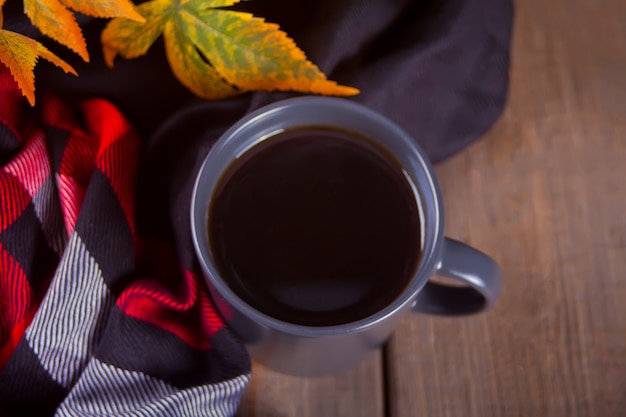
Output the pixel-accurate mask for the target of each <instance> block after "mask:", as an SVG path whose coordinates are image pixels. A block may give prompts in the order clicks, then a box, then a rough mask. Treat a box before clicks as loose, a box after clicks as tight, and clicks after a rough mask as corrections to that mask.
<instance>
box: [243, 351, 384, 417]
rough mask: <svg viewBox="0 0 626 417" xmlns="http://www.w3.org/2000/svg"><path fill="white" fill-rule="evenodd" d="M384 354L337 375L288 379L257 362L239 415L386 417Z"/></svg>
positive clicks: (289, 377) (259, 416) (265, 416)
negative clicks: (384, 416)
mask: <svg viewBox="0 0 626 417" xmlns="http://www.w3.org/2000/svg"><path fill="white" fill-rule="evenodd" d="M381 364H382V359H381V354H380V352H378V353H375V354H373V355H372V356H371V357H370V358H368V359H367V360H366V361H365V362H364V363H362V364H361V365H359V366H358V367H357V368H355V369H352V370H350V371H348V372H345V373H343V374H340V375H337V376H330V377H321V378H299V377H292V376H286V375H282V374H279V373H276V372H274V371H272V370H270V369H267V368H265V367H263V366H261V365H259V364H256V363H254V364H253V368H252V380H251V381H250V384H249V385H248V387H247V391H246V392H245V395H244V400H243V402H242V404H241V407H240V410H239V412H238V416H240V417H243V416H246V417H247V416H254V417H288V416H298V417H319V416H359V417H381V416H383V415H384V403H383V376H382V366H381Z"/></svg>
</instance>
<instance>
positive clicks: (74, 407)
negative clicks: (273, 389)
mask: <svg viewBox="0 0 626 417" xmlns="http://www.w3.org/2000/svg"><path fill="white" fill-rule="evenodd" d="M249 379H250V375H239V376H237V377H235V378H233V379H229V380H226V381H222V382H220V383H216V384H207V385H200V386H196V387H192V388H188V389H182V390H180V389H178V388H176V387H173V386H172V385H170V384H168V383H166V382H164V381H162V380H160V379H157V378H154V377H151V376H149V375H146V374H144V373H141V372H136V371H128V370H124V369H120V368H118V367H116V366H113V365H110V364H107V363H104V362H102V361H100V360H98V359H97V358H93V359H92V360H91V361H90V362H89V365H88V366H87V368H86V369H85V371H84V373H83V375H82V376H81V378H80V379H79V380H78V382H77V383H76V385H75V386H74V388H73V389H72V390H71V391H70V393H69V395H68V396H67V397H66V399H65V400H64V401H63V403H61V405H60V406H59V408H58V409H57V412H56V414H55V416H57V417H69V416H73V417H74V416H82V417H100V416H118V417H127V416H133V417H139V416H142V417H143V416H145V417H169V416H175V415H180V416H199V417H202V416H206V417H227V416H234V415H235V413H236V411H237V407H238V405H239V403H240V401H241V397H242V395H243V391H244V389H245V387H246V385H247V383H248V380H249Z"/></svg>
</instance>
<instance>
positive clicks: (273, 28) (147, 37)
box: [101, 0, 359, 99]
mask: <svg viewBox="0 0 626 417" xmlns="http://www.w3.org/2000/svg"><path fill="white" fill-rule="evenodd" d="M239 1H240V0H151V1H148V2H145V3H142V4H140V5H139V6H137V9H138V11H139V12H140V14H141V15H142V16H144V17H145V19H146V21H145V22H133V21H130V20H128V19H124V18H116V19H113V20H111V21H110V22H109V23H108V25H107V27H106V28H105V29H104V31H103V32H102V37H101V39H102V44H103V52H104V57H105V61H106V63H107V65H108V66H110V67H112V66H113V61H114V59H115V57H116V56H117V55H120V56H122V57H124V58H127V59H129V58H136V57H139V56H141V55H143V54H145V53H146V52H147V51H148V49H149V48H150V46H151V45H152V44H153V43H154V41H155V40H156V39H157V38H158V37H159V36H161V35H163V39H164V43H165V51H166V54H167V59H168V61H169V64H170V67H171V68H172V72H173V73H174V75H175V76H176V78H178V80H179V81H180V82H181V83H182V84H183V85H185V86H186V87H187V88H188V89H190V90H191V91H193V92H194V93H195V94H196V95H198V96H200V97H203V98H207V99H217V98H224V97H229V96H232V95H235V94H238V93H241V92H244V91H250V90H267V91H272V90H282V91H299V92H307V93H316V94H325V95H354V94H358V92H359V90H357V89H356V88H353V87H347V86H342V85H338V84H337V83H336V82H334V81H331V80H328V79H327V78H326V76H325V75H324V73H323V72H321V71H320V70H319V68H318V67H317V66H316V65H315V64H313V63H312V62H311V61H309V60H307V58H306V56H305V54H304V52H302V50H301V49H299V48H298V47H297V46H296V44H295V42H294V41H293V40H292V39H291V38H289V37H288V36H287V34H286V33H285V32H283V31H281V30H279V27H278V25H276V24H273V23H267V22H265V21H264V20H263V19H261V18H257V17H254V16H253V15H251V14H250V13H244V12H237V11H232V10H225V9H221V8H222V7H226V6H231V5H234V4H236V3H238V2H239Z"/></svg>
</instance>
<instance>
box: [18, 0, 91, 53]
mask: <svg viewBox="0 0 626 417" xmlns="http://www.w3.org/2000/svg"><path fill="white" fill-rule="evenodd" d="M24 11H25V12H26V15H27V16H28V18H29V19H30V21H31V22H32V23H33V25H34V26H36V27H37V28H38V29H39V30H40V31H41V33H43V34H44V35H46V36H49V37H51V38H52V39H54V40H55V41H57V42H59V43H60V44H62V45H65V46H67V47H68V48H70V49H71V50H72V51H74V52H76V53H77V54H78V55H80V57H81V58H82V59H83V60H85V61H87V62H89V53H88V52H87V43H86V42H85V38H84V37H83V32H82V31H81V29H80V26H78V23H76V20H75V19H74V14H73V13H72V12H71V11H69V10H68V9H67V8H66V7H65V6H64V5H63V4H61V3H60V2H59V1H58V0H24Z"/></svg>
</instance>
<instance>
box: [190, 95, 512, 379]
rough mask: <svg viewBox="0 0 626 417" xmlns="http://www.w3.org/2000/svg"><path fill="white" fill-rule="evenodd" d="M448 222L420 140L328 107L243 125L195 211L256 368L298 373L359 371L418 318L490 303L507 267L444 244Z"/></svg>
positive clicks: (338, 105) (218, 285)
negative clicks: (408, 320) (407, 318)
mask: <svg viewBox="0 0 626 417" xmlns="http://www.w3.org/2000/svg"><path fill="white" fill-rule="evenodd" d="M443 224H444V213H443V206H442V200H441V194H440V190H439V187H438V184H437V181H436V178H435V175H434V172H433V168H432V165H431V164H430V162H429V161H428V159H427V157H426V155H425V154H424V152H423V151H422V150H421V149H420V147H419V146H418V145H417V142H416V140H415V139H414V138H412V137H411V136H410V135H409V134H407V133H406V132H405V131H404V130H403V129H401V128H400V127H399V126H398V125H396V124H395V123H394V122H392V121H391V120H389V119H388V118H386V117H384V116H383V115H381V114H379V113H377V112H375V111H373V110H371V109H369V108H367V107H365V106H363V105H360V104H357V103H355V102H352V101H349V100H346V99H339V98H329V97H317V96H314V97H298V98H292V99H287V100H283V101H279V102H276V103H273V104H270V105H268V106H266V107H264V108H261V109H259V110H257V111H255V112H253V113H250V114H249V115H247V116H246V117H244V118H243V119H241V120H240V121H239V122H237V123H236V124H235V125H233V126H232V127H231V128H230V129H228V131H226V132H225V133H224V134H223V135H222V136H221V137H220V138H219V140H218V141H217V142H216V143H215V145H214V146H213V147H212V148H211V150H210V151H209V153H208V155H207V156H206V159H205V160H204V162H203V164H202V166H201V168H200V171H199V173H198V176H197V178H196V182H195V185H194V190H193V195H192V202H191V228H192V236H193V242H194V247H195V251H196V254H197V256H198V259H199V262H200V265H201V268H202V271H203V274H204V276H205V279H206V281H207V284H208V288H209V290H210V292H211V296H212V298H213V300H214V302H215V305H216V306H217V308H218V310H219V312H220V313H221V315H222V316H223V318H224V319H225V321H226V322H227V323H228V324H229V326H230V327H231V328H232V329H233V330H234V331H235V332H236V333H237V334H238V335H239V336H240V337H241V339H242V341H243V342H244V343H245V345H246V347H247V349H248V351H249V352H250V354H251V356H252V358H253V359H254V360H256V361H257V362H259V363H261V364H263V365H265V366H267V367H269V368H272V369H274V370H277V371H279V372H282V373H286V374H291V375H298V376H321V375H329V374H335V373H339V372H342V371H345V370H347V369H349V368H351V367H353V366H356V365H357V364H358V363H360V362H361V361H363V360H364V359H365V358H366V357H367V356H368V355H369V354H370V353H372V352H374V351H375V350H377V349H378V348H379V347H381V346H382V345H383V344H384V343H385V342H386V340H387V339H388V338H389V337H390V335H391V333H392V332H393V330H394V329H395V327H396V326H397V323H398V321H399V319H400V318H401V317H402V316H404V315H405V314H407V313H409V312H423V313H431V314H439V315H467V314H472V313H478V312H481V311H484V310H487V309H488V308H490V307H491V306H492V305H493V303H494V302H495V301H496V299H497V297H498V293H499V290H500V283H501V272H500V268H499V267H498V265H497V264H496V263H495V262H494V261H493V260H492V259H491V258H490V257H488V256H487V255H485V254H484V253H482V252H480V251H478V250H476V249H473V248H471V247H469V246H467V245H465V244H463V243H461V242H458V241H456V240H453V239H450V238H447V237H445V236H444V235H443ZM435 275H439V276H444V277H448V278H452V279H454V280H455V281H457V282H458V284H459V285H450V286H448V285H442V284H440V283H436V282H433V281H432V280H430V281H429V279H430V278H431V277H433V276H435Z"/></svg>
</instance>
